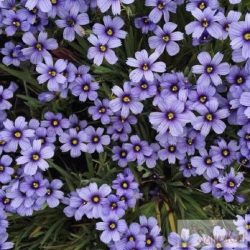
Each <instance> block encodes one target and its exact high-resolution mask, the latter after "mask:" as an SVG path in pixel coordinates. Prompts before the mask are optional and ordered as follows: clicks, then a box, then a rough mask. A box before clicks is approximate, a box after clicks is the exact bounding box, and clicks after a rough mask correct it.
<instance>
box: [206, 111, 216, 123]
mask: <svg viewBox="0 0 250 250" xmlns="http://www.w3.org/2000/svg"><path fill="white" fill-rule="evenodd" d="M205 118H206V120H207V121H209V122H211V121H212V120H213V119H214V116H213V114H211V113H207V114H206V116H205Z"/></svg>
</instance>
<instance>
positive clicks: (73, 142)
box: [71, 138, 79, 146]
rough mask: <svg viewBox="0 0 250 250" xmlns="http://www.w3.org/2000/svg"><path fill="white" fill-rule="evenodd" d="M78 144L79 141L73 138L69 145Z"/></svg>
mask: <svg viewBox="0 0 250 250" xmlns="http://www.w3.org/2000/svg"><path fill="white" fill-rule="evenodd" d="M78 143H79V141H78V139H77V138H73V139H72V140H71V144H72V145H73V146H76V145H77V144H78Z"/></svg>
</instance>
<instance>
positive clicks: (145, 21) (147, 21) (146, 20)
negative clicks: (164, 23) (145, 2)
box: [142, 17, 150, 24]
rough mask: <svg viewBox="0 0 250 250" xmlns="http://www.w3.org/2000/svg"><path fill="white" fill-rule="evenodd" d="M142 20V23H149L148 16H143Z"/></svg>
mask: <svg viewBox="0 0 250 250" xmlns="http://www.w3.org/2000/svg"><path fill="white" fill-rule="evenodd" d="M142 21H143V23H144V24H149V23H150V20H149V19H148V18H146V17H145V18H143V20H142Z"/></svg>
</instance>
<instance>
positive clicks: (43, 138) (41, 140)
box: [38, 137, 46, 144]
mask: <svg viewBox="0 0 250 250" xmlns="http://www.w3.org/2000/svg"><path fill="white" fill-rule="evenodd" d="M38 140H39V141H40V142H41V144H44V143H45V142H46V138H45V137H40V138H38Z"/></svg>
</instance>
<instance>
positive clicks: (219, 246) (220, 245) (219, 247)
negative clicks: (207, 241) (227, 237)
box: [215, 242, 223, 249]
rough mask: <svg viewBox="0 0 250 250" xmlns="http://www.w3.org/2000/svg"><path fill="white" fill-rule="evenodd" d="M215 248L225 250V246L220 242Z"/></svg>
mask: <svg viewBox="0 0 250 250" xmlns="http://www.w3.org/2000/svg"><path fill="white" fill-rule="evenodd" d="M215 248H216V249H223V246H222V244H221V243H220V242H216V244H215Z"/></svg>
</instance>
